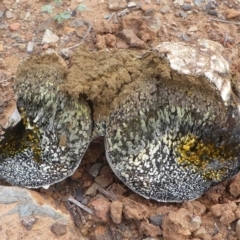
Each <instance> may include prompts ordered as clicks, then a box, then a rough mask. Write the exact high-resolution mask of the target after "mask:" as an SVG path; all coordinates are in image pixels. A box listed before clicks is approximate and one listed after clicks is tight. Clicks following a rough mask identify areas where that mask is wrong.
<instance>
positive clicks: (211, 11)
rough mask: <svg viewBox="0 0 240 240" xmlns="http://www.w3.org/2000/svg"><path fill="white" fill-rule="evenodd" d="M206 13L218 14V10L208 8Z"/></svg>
mask: <svg viewBox="0 0 240 240" xmlns="http://www.w3.org/2000/svg"><path fill="white" fill-rule="evenodd" d="M207 13H208V14H209V15H212V16H218V12H217V11H216V10H214V9H211V10H209V11H208V12H207Z"/></svg>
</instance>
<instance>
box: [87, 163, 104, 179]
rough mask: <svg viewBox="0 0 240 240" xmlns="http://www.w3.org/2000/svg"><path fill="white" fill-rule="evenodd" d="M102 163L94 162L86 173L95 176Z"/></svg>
mask: <svg viewBox="0 0 240 240" xmlns="http://www.w3.org/2000/svg"><path fill="white" fill-rule="evenodd" d="M102 166H103V164H102V163H94V164H93V165H92V167H91V168H90V169H89V171H88V173H89V174H90V176H91V177H93V178H96V177H97V176H98V175H99V173H100V171H101V168H102Z"/></svg>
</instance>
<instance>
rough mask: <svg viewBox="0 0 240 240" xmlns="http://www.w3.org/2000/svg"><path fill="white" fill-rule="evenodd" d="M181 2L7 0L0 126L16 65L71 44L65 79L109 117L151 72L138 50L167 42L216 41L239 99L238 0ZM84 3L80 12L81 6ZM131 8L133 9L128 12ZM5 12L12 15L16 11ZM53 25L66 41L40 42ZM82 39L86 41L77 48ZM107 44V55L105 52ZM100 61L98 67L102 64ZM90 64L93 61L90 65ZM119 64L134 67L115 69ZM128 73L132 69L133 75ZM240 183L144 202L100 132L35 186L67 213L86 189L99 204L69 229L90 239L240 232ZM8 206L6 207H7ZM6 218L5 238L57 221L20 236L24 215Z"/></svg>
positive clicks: (38, 233)
mask: <svg viewBox="0 0 240 240" xmlns="http://www.w3.org/2000/svg"><path fill="white" fill-rule="evenodd" d="M180 2H181V1H167V0H163V1H153V0H152V1H150V0H145V1H143V0H141V1H138V2H136V4H135V5H134V4H133V5H134V6H133V7H127V4H130V2H125V1H117V0H111V1H110V0H109V1H104V0H97V1H75V0H72V1H62V2H61V3H60V4H56V3H55V2H54V1H36V0H35V1H30V0H22V1H13V0H3V1H2V2H1V3H0V11H3V16H1V14H0V16H1V17H0V36H1V37H0V91H1V95H0V124H1V126H5V124H6V122H7V120H8V118H9V116H10V115H11V114H12V111H13V109H15V106H16V105H15V104H16V103H15V100H16V98H15V96H14V93H13V89H12V79H14V77H15V75H16V70H17V67H18V65H19V64H20V63H21V62H23V61H24V60H25V59H26V58H28V57H29V55H32V54H33V55H40V54H43V53H46V52H55V53H57V54H58V55H59V56H62V55H61V52H62V50H63V49H65V50H66V49H67V48H71V49H67V51H66V52H67V54H64V55H63V56H62V58H61V62H62V63H63V64H64V66H65V67H67V68H70V67H71V66H74V67H73V68H72V70H71V72H70V74H69V75H68V79H67V84H66V85H64V86H62V87H63V89H64V90H67V91H69V92H70V93H71V94H72V95H75V96H76V95H78V94H79V93H85V94H86V95H88V96H89V98H90V99H91V100H92V101H93V102H94V108H95V110H96V111H95V114H96V116H99V115H100V116H101V117H104V116H105V115H106V114H107V112H108V111H109V109H110V108H111V107H112V108H114V107H115V104H119V99H118V98H117V97H116V96H118V95H119V94H120V91H121V90H122V89H127V90H124V91H125V92H124V91H123V92H122V93H121V94H122V96H124V93H126V91H134V87H136V86H133V85H131V82H132V81H133V79H135V80H136V78H138V77H139V76H140V77H143V78H145V77H146V75H147V74H148V73H143V71H142V69H143V68H142V67H141V66H142V65H141V64H142V62H141V61H140V60H139V59H137V58H136V55H139V56H141V55H142V54H144V53H145V52H146V51H147V50H149V49H152V48H153V47H155V46H157V45H158V44H159V43H161V42H164V41H184V42H189V43H192V42H195V41H196V40H197V39H199V38H206V39H210V40H214V41H217V42H219V43H220V44H221V45H222V48H223V56H224V57H225V58H226V59H227V60H228V62H229V63H230V66H231V69H232V73H233V76H234V78H233V82H232V85H233V90H234V92H235V94H236V95H237V96H238V97H239V96H240V94H239V90H238V89H239V73H240V68H239V37H240V36H239V35H240V31H239V24H238V23H239V15H240V14H239V13H240V3H239V1H234V0H228V1H212V2H216V4H213V5H212V6H210V7H209V4H207V3H203V4H202V6H197V5H195V4H193V2H194V1H191V0H185V1H182V2H184V6H185V5H189V4H192V5H191V10H190V11H184V10H183V6H180V5H179V4H177V3H180ZM202 2H204V1H202ZM206 2H207V1H206ZM47 4H52V6H54V9H53V12H52V13H43V12H42V11H41V7H42V6H45V5H47ZM79 5H81V7H80V10H76V9H77V7H79ZM185 7H186V6H185ZM125 9H127V10H128V13H126V11H125V12H124V11H123V10H125ZM67 10H69V12H70V13H71V14H72V15H73V16H74V17H72V18H71V19H66V20H63V21H62V22H61V23H58V22H57V21H55V20H54V19H53V16H55V15H56V14H59V13H62V12H64V11H67ZM74 10H76V14H75V13H74V12H73V11H74ZM8 11H10V13H11V14H10V15H12V16H10V17H9V13H8V14H7V12H8ZM211 11H212V12H211ZM214 11H215V12H214ZM216 12H217V14H218V17H216ZM214 14H215V15H214ZM7 15H8V17H7ZM104 17H105V18H104ZM107 17H108V19H107ZM76 19H78V20H79V21H82V22H79V25H78V26H77V25H76V23H75V24H74V23H73V21H74V20H76ZM213 19H215V20H213ZM221 20H223V22H221ZM224 21H225V22H224ZM235 23H237V24H235ZM46 29H50V30H51V31H52V32H53V33H55V34H56V35H57V36H58V37H60V39H59V40H58V41H57V42H55V43H45V44H42V43H41V42H42V38H43V34H44V32H45V30H46ZM29 42H33V43H34V48H33V51H27V47H28V44H29ZM77 45H81V46H80V47H81V48H80V49H78V48H77V47H75V46H77ZM83 45H84V48H83V47H82V46H83ZM85 49H87V50H85ZM106 49H107V51H105V53H104V55H102V54H99V53H98V51H101V50H106ZM123 50H124V51H123ZM126 50H127V51H126ZM128 50H131V51H128ZM90 52H92V53H91V54H89V53H90ZM100 61H101V63H102V66H101V68H99V67H97V63H99V62H100ZM146 64H147V62H146ZM92 65H95V66H96V67H95V68H90V67H89V66H92ZM122 66H124V69H127V70H128V71H125V72H123V73H122V74H120V75H119V74H115V72H117V71H119V70H120V69H121V67H122ZM100 70H101V71H100ZM154 71H156V69H152V73H150V74H154ZM166 71H167V70H166ZM129 72H131V73H134V74H132V75H131V76H130V74H129ZM80 76H81V77H80ZM100 78H101V79H100ZM109 79H111V81H110V80H109ZM89 81H91V84H89ZM80 84H81V85H80ZM89 86H91V87H89ZM105 86H108V88H105ZM131 87H132V88H131ZM97 111H99V112H97ZM94 164H100V165H99V166H101V167H100V168H99V169H100V170H99V173H98V174H97V176H96V175H92V170H91V168H92V167H93V165H94ZM239 183H240V176H239V175H237V176H236V177H234V178H233V179H230V180H228V181H226V182H224V183H221V184H218V185H217V186H215V187H213V188H211V189H210V190H209V191H208V192H206V193H205V194H204V195H203V196H202V197H200V198H199V199H196V200H194V201H190V202H184V203H178V204H177V203H176V204H174V203H171V204H170V203H157V202H156V201H151V200H146V199H144V198H142V197H140V196H138V195H137V194H135V193H133V192H132V191H130V190H129V189H128V188H127V187H126V186H125V185H123V184H122V183H121V182H120V181H119V180H118V179H117V177H116V176H115V175H114V174H113V172H112V171H111V169H110V167H109V166H108V164H107V161H106V159H105V155H104V146H103V140H102V139H101V138H99V139H96V140H95V141H94V142H92V143H91V145H90V147H89V149H88V151H87V153H86V154H85V157H84V159H83V161H82V163H81V165H80V167H79V168H78V169H77V170H76V172H75V173H74V175H73V176H72V177H70V178H68V179H66V180H64V181H62V182H61V183H58V184H55V185H53V186H51V187H50V188H49V189H48V190H45V189H43V188H41V189H37V190H34V191H36V192H38V193H39V194H40V195H41V196H42V199H41V201H42V202H44V201H47V200H48V201H49V200H50V201H51V202H52V203H53V204H54V205H55V206H56V208H59V209H61V210H62V211H64V212H68V210H67V209H66V208H65V205H64V199H65V198H66V196H68V195H70V194H71V195H74V196H75V197H76V198H77V197H78V194H77V193H78V192H79V190H81V191H82V192H83V194H82V195H81V194H80V195H81V196H80V197H82V200H81V201H83V202H84V203H85V204H86V205H87V206H89V207H90V208H91V209H93V210H94V211H95V215H94V216H91V215H89V214H86V213H84V216H85V217H86V223H83V222H82V223H80V225H79V226H72V227H71V229H68V231H71V232H75V233H76V234H75V236H76V239H81V238H80V237H79V234H82V235H83V236H85V237H86V238H87V239H164V240H175V239H176V240H181V239H183V240H185V239H186V240H187V239H195V240H198V239H203V240H208V239H209V240H210V239H212V240H221V239H224V240H225V239H229V240H237V239H240V234H239V233H240V228H239V226H240V224H239V223H240V222H239V219H240V205H239V203H240V202H239V200H238V198H239V196H240V184H239ZM1 184H3V185H7V183H4V182H1ZM99 186H100V187H102V188H104V189H105V190H107V191H108V192H110V193H114V196H116V198H117V199H114V198H111V197H109V196H106V195H104V194H102V193H100V192H99V191H98V190H97V188H98V187H99ZM5 210H6V209H0V211H1V212H2V211H5ZM48 221H49V222H48ZM7 222H8V224H6V225H3V226H1V227H0V232H1V233H4V235H2V236H3V239H22V238H23V237H24V239H33V238H36V239H46V238H48V237H49V236H47V234H46V232H45V230H44V229H45V228H46V227H48V226H51V224H52V222H50V220H49V219H45V220H41V221H39V222H37V225H36V229H33V230H30V232H29V231H27V232H26V233H25V235H21V233H22V226H21V222H20V220H19V219H17V218H16V217H15V216H14V215H13V216H12V218H11V216H10V217H9V219H7ZM72 223H74V220H73V221H72ZM75 223H76V222H75ZM10 229H11V230H10ZM64 234H65V233H64V231H63V236H61V237H58V236H56V234H54V233H52V234H51V238H52V239H67V238H68V237H67V235H66V234H67V233H66V234H65V235H64Z"/></svg>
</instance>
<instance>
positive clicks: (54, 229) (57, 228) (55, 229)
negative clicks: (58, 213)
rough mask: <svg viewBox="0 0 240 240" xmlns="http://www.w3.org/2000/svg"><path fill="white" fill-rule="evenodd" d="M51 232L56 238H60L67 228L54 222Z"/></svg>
mask: <svg viewBox="0 0 240 240" xmlns="http://www.w3.org/2000/svg"><path fill="white" fill-rule="evenodd" d="M51 231H52V232H53V233H54V234H55V235H56V236H62V235H64V234H66V233H67V226H66V225H65V224H62V223H59V222H55V223H53V225H52V226H51Z"/></svg>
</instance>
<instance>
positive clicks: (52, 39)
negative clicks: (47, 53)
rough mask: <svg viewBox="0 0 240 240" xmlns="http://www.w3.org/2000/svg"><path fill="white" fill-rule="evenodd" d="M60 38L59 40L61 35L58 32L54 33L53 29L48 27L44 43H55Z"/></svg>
mask: <svg viewBox="0 0 240 240" xmlns="http://www.w3.org/2000/svg"><path fill="white" fill-rule="evenodd" d="M58 40H59V37H58V36H57V35H56V34H54V33H53V32H52V31H51V30H49V29H46V31H45V33H44V35H43V39H42V45H43V44H45V43H54V42H57V41H58Z"/></svg>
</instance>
